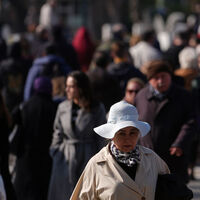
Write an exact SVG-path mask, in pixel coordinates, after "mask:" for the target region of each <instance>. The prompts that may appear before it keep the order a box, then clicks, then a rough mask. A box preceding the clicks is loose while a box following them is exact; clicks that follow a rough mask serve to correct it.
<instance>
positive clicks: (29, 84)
mask: <svg viewBox="0 0 200 200" xmlns="http://www.w3.org/2000/svg"><path fill="white" fill-rule="evenodd" d="M38 69H39V68H36V67H31V69H30V70H29V72H28V76H27V79H26V83H25V86H24V101H27V100H28V99H29V98H30V96H31V94H32V92H33V83H34V80H35V79H36V77H37V75H38V73H39V70H38Z"/></svg>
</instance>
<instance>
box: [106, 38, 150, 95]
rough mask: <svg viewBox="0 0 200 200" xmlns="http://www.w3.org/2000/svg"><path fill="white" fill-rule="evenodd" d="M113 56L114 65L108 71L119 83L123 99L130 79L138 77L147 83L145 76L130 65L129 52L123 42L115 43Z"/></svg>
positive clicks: (109, 66) (112, 49)
mask: <svg viewBox="0 0 200 200" xmlns="http://www.w3.org/2000/svg"><path fill="white" fill-rule="evenodd" d="M111 55H112V57H113V63H111V64H110V65H108V67H107V71H108V73H109V74H111V75H113V76H114V77H115V78H116V79H117V81H118V82H119V84H120V89H121V93H122V97H123V96H124V94H125V89H126V84H127V82H128V80H129V79H130V78H134V77H138V78H141V79H142V80H143V81H145V82H146V77H145V75H144V74H143V73H142V72H141V71H140V70H139V69H137V68H135V67H134V66H133V65H132V64H131V63H130V61H129V57H128V50H127V48H126V45H125V44H124V43H123V42H119V41H117V42H113V44H112V46H111Z"/></svg>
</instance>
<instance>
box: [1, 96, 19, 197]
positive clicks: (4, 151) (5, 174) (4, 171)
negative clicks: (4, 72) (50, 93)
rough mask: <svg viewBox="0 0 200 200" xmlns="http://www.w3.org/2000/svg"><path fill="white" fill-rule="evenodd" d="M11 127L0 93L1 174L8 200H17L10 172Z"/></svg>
mask: <svg viewBox="0 0 200 200" xmlns="http://www.w3.org/2000/svg"><path fill="white" fill-rule="evenodd" d="M10 126H11V118H10V115H9V113H8V109H7V107H6V106H5V103H4V100H3V97H2V95H1V93H0V174H1V176H2V179H3V182H4V186H5V191H6V199H7V200H16V195H15V191H14V187H13V184H12V182H11V175H10V172H9V165H8V155H9V143H8V136H9V131H10Z"/></svg>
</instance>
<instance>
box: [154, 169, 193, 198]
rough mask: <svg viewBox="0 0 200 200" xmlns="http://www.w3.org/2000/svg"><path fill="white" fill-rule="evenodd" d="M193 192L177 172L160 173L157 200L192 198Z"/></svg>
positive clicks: (156, 193)
mask: <svg viewBox="0 0 200 200" xmlns="http://www.w3.org/2000/svg"><path fill="white" fill-rule="evenodd" d="M192 198H193V192H192V190H191V189H189V188H188V187H187V185H186V184H185V183H184V182H183V181H182V180H181V179H180V178H179V176H178V175H176V174H173V173H172V174H159V175H158V179H157V185H156V192H155V200H190V199H192Z"/></svg>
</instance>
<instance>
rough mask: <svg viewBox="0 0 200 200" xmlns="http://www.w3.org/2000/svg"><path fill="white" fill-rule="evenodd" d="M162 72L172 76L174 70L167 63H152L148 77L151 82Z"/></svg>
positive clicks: (147, 73)
mask: <svg viewBox="0 0 200 200" xmlns="http://www.w3.org/2000/svg"><path fill="white" fill-rule="evenodd" d="M160 72H168V73H169V74H170V75H172V73H173V72H172V68H171V67H170V66H169V65H168V63H166V62H165V61H160V60H159V61H152V62H150V63H149V64H148V66H147V71H146V76H147V79H148V80H150V79H151V78H152V77H154V76H155V75H156V74H158V73H160Z"/></svg>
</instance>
